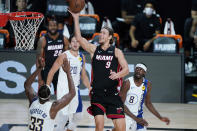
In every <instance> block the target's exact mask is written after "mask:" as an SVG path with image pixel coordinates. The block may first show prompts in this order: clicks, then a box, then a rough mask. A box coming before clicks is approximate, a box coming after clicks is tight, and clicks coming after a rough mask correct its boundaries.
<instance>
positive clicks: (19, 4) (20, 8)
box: [4, 0, 29, 48]
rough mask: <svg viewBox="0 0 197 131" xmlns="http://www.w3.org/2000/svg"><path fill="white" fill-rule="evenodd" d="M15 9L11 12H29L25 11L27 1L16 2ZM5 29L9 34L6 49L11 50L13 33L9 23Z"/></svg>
mask: <svg viewBox="0 0 197 131" xmlns="http://www.w3.org/2000/svg"><path fill="white" fill-rule="evenodd" d="M15 5H16V8H15V9H12V12H25V11H29V10H28V9H27V0H16V3H15ZM4 28H5V29H7V30H8V31H9V33H10V42H9V44H8V45H7V47H8V48H13V47H15V35H14V31H13V29H12V26H11V24H10V22H8V23H7V25H6V26H5V27H4Z"/></svg>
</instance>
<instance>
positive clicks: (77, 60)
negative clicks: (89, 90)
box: [57, 50, 83, 114]
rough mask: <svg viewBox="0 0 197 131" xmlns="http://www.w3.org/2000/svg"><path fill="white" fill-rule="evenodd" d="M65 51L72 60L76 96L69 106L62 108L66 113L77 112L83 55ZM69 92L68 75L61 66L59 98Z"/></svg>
mask: <svg viewBox="0 0 197 131" xmlns="http://www.w3.org/2000/svg"><path fill="white" fill-rule="evenodd" d="M64 53H66V55H67V59H68V61H69V62H70V72H71V76H72V78H73V82H74V85H75V90H76V95H75V97H74V98H73V99H72V101H71V102H70V103H69V105H68V106H66V107H64V108H63V109H62V111H63V113H64V114H68V113H75V112H76V110H77V107H78V104H79V102H78V95H79V94H78V90H79V87H78V86H79V85H80V78H81V70H82V67H83V56H82V53H78V56H73V55H72V54H71V53H70V51H69V50H68V51H65V52H64ZM68 92H69V90H68V80H67V75H66V73H65V72H64V70H63V69H62V67H61V68H60V70H59V76H58V84H57V99H60V98H61V97H62V96H64V95H65V94H67V93H68ZM72 103H73V104H72Z"/></svg>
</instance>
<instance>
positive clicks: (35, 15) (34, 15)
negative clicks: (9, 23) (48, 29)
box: [9, 12, 44, 20]
mask: <svg viewBox="0 0 197 131" xmlns="http://www.w3.org/2000/svg"><path fill="white" fill-rule="evenodd" d="M23 16H27V17H23ZM43 17H44V15H43V14H42V13H39V12H12V13H9V19H10V20H26V19H39V18H43Z"/></svg>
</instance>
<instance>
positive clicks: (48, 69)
mask: <svg viewBox="0 0 197 131" xmlns="http://www.w3.org/2000/svg"><path fill="white" fill-rule="evenodd" d="M49 71H50V68H45V69H44V70H42V71H41V76H42V79H43V81H44V82H45V83H46V81H47V77H48V73H49ZM58 75H59V70H58V71H57V72H56V73H55V74H54V76H53V80H52V83H53V87H54V92H55V93H56V90H57V82H58Z"/></svg>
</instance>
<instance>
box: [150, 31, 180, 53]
mask: <svg viewBox="0 0 197 131" xmlns="http://www.w3.org/2000/svg"><path fill="white" fill-rule="evenodd" d="M182 42H183V39H182V37H181V35H164V34H158V35H157V36H156V39H155V40H154V41H153V52H161V53H179V49H181V48H182Z"/></svg>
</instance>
